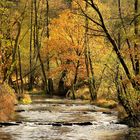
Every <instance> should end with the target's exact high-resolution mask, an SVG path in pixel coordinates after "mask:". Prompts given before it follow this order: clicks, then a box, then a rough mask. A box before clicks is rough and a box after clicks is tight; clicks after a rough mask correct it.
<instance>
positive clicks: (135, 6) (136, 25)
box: [134, 0, 140, 75]
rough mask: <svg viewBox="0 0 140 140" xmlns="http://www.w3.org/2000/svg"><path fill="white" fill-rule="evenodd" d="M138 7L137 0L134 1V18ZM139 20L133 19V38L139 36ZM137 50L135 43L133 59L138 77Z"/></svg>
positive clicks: (139, 67) (139, 70)
mask: <svg viewBox="0 0 140 140" xmlns="http://www.w3.org/2000/svg"><path fill="white" fill-rule="evenodd" d="M138 5H139V0H135V2H134V11H135V12H134V16H136V15H137V14H138V7H139V6H138ZM138 28H139V20H138V18H136V19H135V21H134V33H135V36H136V37H138V35H139V32H138V31H139V29H138ZM138 48H139V46H138V44H137V43H135V44H134V50H135V58H134V60H135V75H138V74H139V72H140V65H139V58H138V54H137V53H138Z"/></svg>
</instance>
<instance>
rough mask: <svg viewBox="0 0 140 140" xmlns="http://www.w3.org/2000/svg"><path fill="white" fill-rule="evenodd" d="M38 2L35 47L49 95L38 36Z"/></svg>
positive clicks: (45, 87) (35, 4)
mask: <svg viewBox="0 0 140 140" xmlns="http://www.w3.org/2000/svg"><path fill="white" fill-rule="evenodd" d="M36 1H37V0H34V7H35V8H34V10H35V34H36V36H35V37H36V41H35V43H36V44H35V45H36V48H37V54H38V59H39V61H40V65H41V69H42V74H43V79H44V90H45V92H46V93H47V94H48V86H47V85H48V84H47V77H46V73H45V68H44V64H43V61H42V59H41V55H40V44H39V40H38V35H39V31H38V16H37V3H36Z"/></svg>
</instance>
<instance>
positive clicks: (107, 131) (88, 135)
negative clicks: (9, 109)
mask: <svg viewBox="0 0 140 140" xmlns="http://www.w3.org/2000/svg"><path fill="white" fill-rule="evenodd" d="M32 98H33V103H32V104H30V105H18V107H17V108H18V109H20V110H23V111H21V112H18V113H17V119H16V121H20V122H22V123H20V124H19V125H15V126H7V127H2V128H0V140H137V138H138V137H134V136H133V137H131V136H130V132H129V128H128V127H127V126H126V125H121V124H117V112H114V111H111V112H110V111H109V112H108V110H107V109H102V108H99V107H96V106H94V105H90V104H83V102H82V101H80V100H76V101H72V100H68V99H59V98H47V99H46V98H44V97H42V96H34V97H32ZM91 124H92V125H91ZM131 135H133V133H132V134H131ZM131 138H136V139H131Z"/></svg>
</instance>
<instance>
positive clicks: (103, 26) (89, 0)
mask: <svg viewBox="0 0 140 140" xmlns="http://www.w3.org/2000/svg"><path fill="white" fill-rule="evenodd" d="M83 2H85V3H86V4H88V6H89V8H90V9H91V10H93V12H95V14H96V17H97V18H93V17H92V16H91V15H90V14H89V13H88V12H86V11H84V9H83V8H82V6H81V5H80V4H79V3H78V5H79V7H80V8H81V11H82V13H83V15H84V16H85V17H87V18H88V19H89V20H90V21H91V22H92V23H93V24H94V25H96V26H97V27H98V29H99V31H100V30H102V31H103V33H104V36H105V37H106V38H107V39H108V41H109V42H110V44H111V45H112V48H113V50H114V52H115V53H116V55H117V58H118V59H119V61H120V63H121V66H122V68H123V70H124V72H125V74H126V76H127V78H128V80H129V82H130V83H131V84H132V86H133V88H134V89H135V90H139V83H138V82H137V81H136V80H135V79H133V73H132V72H131V68H130V67H129V65H128V63H127V60H126V59H124V57H123V53H122V52H121V48H120V46H118V45H119V44H117V43H116V41H115V38H114V36H113V35H112V34H111V32H110V31H109V29H108V27H107V22H105V18H104V17H103V14H102V12H101V10H100V8H99V7H98V5H99V3H98V2H97V1H93V0H83ZM135 4H136V3H135ZM135 9H136V7H135ZM135 24H136V23H135ZM122 26H123V25H122ZM135 28H136V25H135ZM135 32H136V31H135ZM121 79H122V78H121ZM119 82H120V81H119ZM126 89H127V87H126V85H122V90H123V91H122V90H121V91H120V92H121V93H125V94H127V95H128V90H126ZM127 97H128V96H127ZM127 97H126V96H125V97H124V98H123V99H122V100H123V101H124V102H125V104H127V105H130V104H129V103H130V102H129V101H128V98H127ZM132 102H133V104H135V105H133V107H135V106H136V102H135V101H134V100H133V101H132ZM124 108H125V109H126V110H127V108H126V106H124ZM137 111H138V110H137V109H136V110H134V108H133V109H130V110H129V111H127V113H128V115H129V117H130V118H133V119H132V120H133V121H134V125H138V121H137V117H136V115H137V113H138V112H137Z"/></svg>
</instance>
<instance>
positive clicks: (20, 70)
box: [18, 45, 24, 94]
mask: <svg viewBox="0 0 140 140" xmlns="http://www.w3.org/2000/svg"><path fill="white" fill-rule="evenodd" d="M18 61H19V62H18V63H19V76H20V81H21V84H20V86H21V87H20V89H21V94H22V93H23V90H24V83H23V78H22V66H21V56H20V48H19V45H18Z"/></svg>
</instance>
